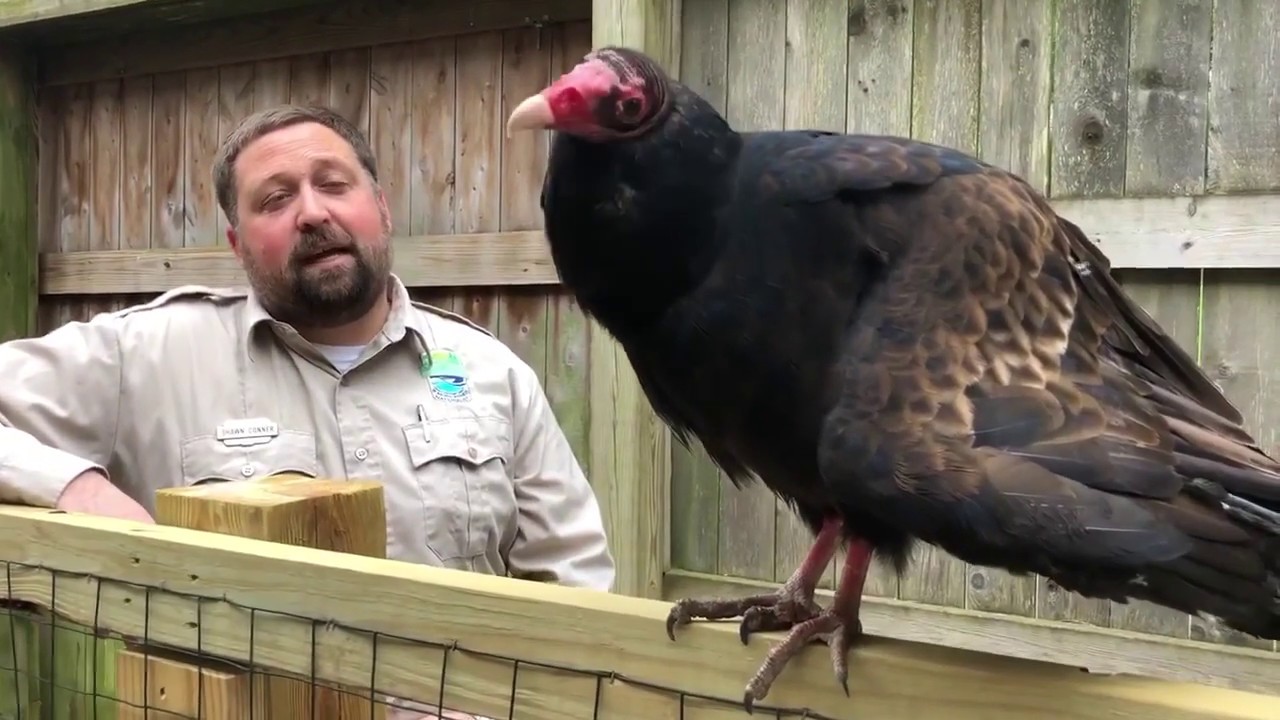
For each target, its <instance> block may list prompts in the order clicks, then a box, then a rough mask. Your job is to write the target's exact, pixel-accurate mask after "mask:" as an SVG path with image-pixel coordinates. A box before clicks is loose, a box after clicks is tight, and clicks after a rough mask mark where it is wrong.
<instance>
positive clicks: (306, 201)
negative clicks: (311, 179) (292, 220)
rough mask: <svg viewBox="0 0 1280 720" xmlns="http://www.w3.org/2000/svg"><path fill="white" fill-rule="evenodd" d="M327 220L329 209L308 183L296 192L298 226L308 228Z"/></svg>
mask: <svg viewBox="0 0 1280 720" xmlns="http://www.w3.org/2000/svg"><path fill="white" fill-rule="evenodd" d="M327 222H329V210H328V208H327V207H326V206H325V204H324V199H323V198H322V197H320V193H318V192H316V189H315V188H313V187H311V186H310V185H303V187H302V188H301V190H299V192H298V227H299V228H309V227H315V226H316V225H322V224H324V223H327Z"/></svg>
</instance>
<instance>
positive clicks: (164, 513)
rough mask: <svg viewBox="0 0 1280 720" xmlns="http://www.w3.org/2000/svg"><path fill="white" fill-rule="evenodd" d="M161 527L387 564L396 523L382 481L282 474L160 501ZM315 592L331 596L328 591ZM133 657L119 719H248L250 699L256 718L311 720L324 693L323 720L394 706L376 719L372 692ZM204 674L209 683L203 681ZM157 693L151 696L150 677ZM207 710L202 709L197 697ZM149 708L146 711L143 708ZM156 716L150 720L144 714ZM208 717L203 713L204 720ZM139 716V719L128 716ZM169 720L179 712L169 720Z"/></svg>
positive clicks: (169, 657)
mask: <svg viewBox="0 0 1280 720" xmlns="http://www.w3.org/2000/svg"><path fill="white" fill-rule="evenodd" d="M156 522H157V523H160V524H162V525H172V526H175V527H182V528H188V529H191V530H206V531H211V532H219V533H225V534H228V535H236V536H239V537H246V538H253V539H255V540H269V541H272V542H278V543H284V544H288V545H302V546H306V547H313V548H319V549H324V550H335V551H338V552H347V553H354V554H357V555H366V556H369V557H377V558H385V557H386V549H387V523H386V513H385V504H384V499H383V492H382V486H381V485H380V484H378V483H375V482H353V481H344V480H317V479H314V478H309V477H302V476H292V475H281V476H275V477H271V478H266V479H264V480H261V481H254V482H220V483H206V484H203V485H197V486H194V487H182V488H169V489H165V490H161V491H160V492H159V493H157V494H156ZM315 592H317V593H323V592H324V588H323V587H317V588H316V590H315ZM145 655H146V656H150V657H144V652H143V651H142V650H141V649H135V648H129V649H125V650H122V651H121V652H120V653H119V655H118V657H119V660H118V665H117V687H118V693H119V695H120V696H121V699H122V700H123V702H122V703H121V711H120V716H119V717H120V720H133V719H134V718H137V719H138V720H170V719H172V720H178V718H184V717H200V718H202V719H203V720H232V718H235V719H237V720H239V719H240V718H244V717H248V714H247V713H248V703H249V702H250V697H252V702H253V703H255V705H256V707H255V708H254V710H255V712H254V717H262V718H271V720H305V719H309V718H311V717H312V707H311V701H312V698H311V694H312V691H313V690H315V691H317V692H316V703H315V704H316V707H315V712H316V714H315V717H320V718H326V719H330V720H370V718H375V717H377V718H384V717H385V715H386V705H385V702H383V701H381V700H380V699H378V698H375V700H374V702H375V705H376V707H375V708H374V710H376V712H377V715H372V714H370V707H369V705H370V701H369V700H368V699H367V695H368V692H367V690H365V689H356V688H350V689H346V690H345V692H344V691H343V690H335V689H332V688H329V687H327V686H314V687H313V686H312V684H311V683H310V682H309V681H308V680H307V678H297V679H295V678H288V677H281V676H279V675H278V674H275V673H272V674H270V675H257V676H256V678H255V681H254V682H253V687H252V688H251V687H250V674H249V672H248V671H245V670H242V669H240V668H238V667H232V666H229V665H225V664H223V663H220V662H217V661H214V662H212V663H211V662H208V661H206V660H205V659H203V658H183V657H181V656H179V655H176V654H175V653H172V652H162V653H157V652H156V651H154V650H151V649H148V650H146V652H145ZM197 666H199V667H200V668H202V672H203V674H204V676H205V678H204V681H203V688H200V687H199V685H198V682H197V677H196V670H197ZM144 668H146V672H147V676H148V677H149V682H148V683H147V684H148V685H149V686H150V687H149V690H148V692H147V693H146V695H143V687H142V685H143V671H144ZM198 690H199V697H202V698H203V702H202V703H200V704H202V705H203V706H204V707H203V708H197V707H196V705H197V703H198V702H199V701H198V700H197V697H198V695H197V691H198ZM144 699H145V700H146V703H144V702H143V700H144ZM144 705H145V706H147V707H151V708H153V711H152V713H151V714H150V715H146V716H144V715H142V714H141V713H142V712H143V711H142V710H141V707H143V706H144ZM198 710H199V712H197V711H198ZM131 712H134V713H138V714H129V713H131ZM169 713H173V715H170V714H169Z"/></svg>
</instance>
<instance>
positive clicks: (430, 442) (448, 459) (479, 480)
mask: <svg viewBox="0 0 1280 720" xmlns="http://www.w3.org/2000/svg"><path fill="white" fill-rule="evenodd" d="M401 429H402V430H403V431H404V441H405V445H406V447H407V449H408V454H409V460H410V462H411V463H412V465H413V473H414V482H415V485H416V487H417V489H418V492H419V493H420V494H421V497H422V514H423V526H424V527H423V532H424V534H425V542H426V545H427V548H428V549H429V550H431V552H432V553H433V554H435V555H436V557H438V558H439V559H440V562H441V563H443V564H444V565H445V566H446V567H454V568H460V569H467V568H468V567H469V561H470V560H471V559H472V558H475V557H477V556H480V555H483V554H484V553H485V552H488V551H497V550H498V549H499V548H500V546H501V544H502V536H503V531H504V529H505V528H506V527H508V526H510V525H512V524H514V521H515V491H514V489H513V488H512V486H511V478H510V475H509V465H510V459H511V425H510V423H508V422H507V421H505V420H501V419H498V418H447V419H435V420H426V421H423V422H415V423H411V424H409V425H405V426H403V427H402V428H401Z"/></svg>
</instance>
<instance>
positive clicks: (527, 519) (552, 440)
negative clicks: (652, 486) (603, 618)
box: [507, 366, 614, 591]
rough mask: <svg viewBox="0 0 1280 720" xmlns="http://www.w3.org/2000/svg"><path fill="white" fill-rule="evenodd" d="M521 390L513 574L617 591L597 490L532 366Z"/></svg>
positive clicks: (524, 372)
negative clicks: (588, 478)
mask: <svg viewBox="0 0 1280 720" xmlns="http://www.w3.org/2000/svg"><path fill="white" fill-rule="evenodd" d="M517 378H518V383H517V385H516V387H515V388H514V390H515V393H514V394H515V427H514V430H513V435H514V438H515V466H514V468H513V477H514V480H515V494H516V504H517V506H518V507H519V521H518V522H519V530H518V532H517V537H516V541H515V544H514V545H513V546H512V548H511V551H510V552H509V554H508V558H507V563H508V567H509V568H510V572H511V575H512V576H514V577H519V578H527V579H531V580H543V581H548V582H554V583H558V584H561V585H570V586H576V587H588V588H593V589H596V590H604V591H609V590H612V589H613V579H614V563H613V557H612V556H611V555H610V554H609V547H608V544H607V543H606V541H605V534H604V520H603V519H602V517H601V515H600V506H599V504H598V503H597V502H596V496H595V492H594V491H593V490H592V489H591V485H590V484H588V483H587V478H586V476H584V475H583V473H582V467H581V466H580V465H579V464H578V460H577V458H575V457H574V455H573V448H572V447H571V446H570V445H569V441H568V439H567V438H566V437H565V436H564V431H563V430H562V429H561V428H560V424H559V423H558V422H556V418H555V415H554V414H553V413H552V411H551V404H550V403H549V402H548V401H547V397H546V394H545V392H544V391H543V389H542V385H541V384H540V383H539V382H538V377H537V375H535V374H534V372H533V370H532V369H531V368H528V367H527V366H520V368H519V371H518V372H517Z"/></svg>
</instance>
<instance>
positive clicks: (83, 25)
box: [0, 0, 321, 42]
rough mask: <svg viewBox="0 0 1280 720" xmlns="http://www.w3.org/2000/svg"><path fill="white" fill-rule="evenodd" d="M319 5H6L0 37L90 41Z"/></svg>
mask: <svg viewBox="0 0 1280 720" xmlns="http://www.w3.org/2000/svg"><path fill="white" fill-rule="evenodd" d="M319 1H321V0H10V1H9V2H5V3H2V4H0V31H5V32H7V33H13V34H19V35H21V36H22V37H24V38H28V39H31V40H40V39H50V38H76V39H81V38H93V37H102V36H105V35H109V34H111V33H112V32H119V31H120V30H122V29H130V28H133V29H136V28H139V27H145V28H148V29H151V28H156V27H172V26H175V25H181V24H190V23H196V22H202V21H209V20H217V19H222V18H227V17H232V16H236V15H246V14H251V13H260V12H265V11H269V10H278V9H282V8H286V7H298V6H302V5H314V4H316V3H317V2H319ZM15 31H16V32H15ZM63 41H64V42H65V40H63Z"/></svg>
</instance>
